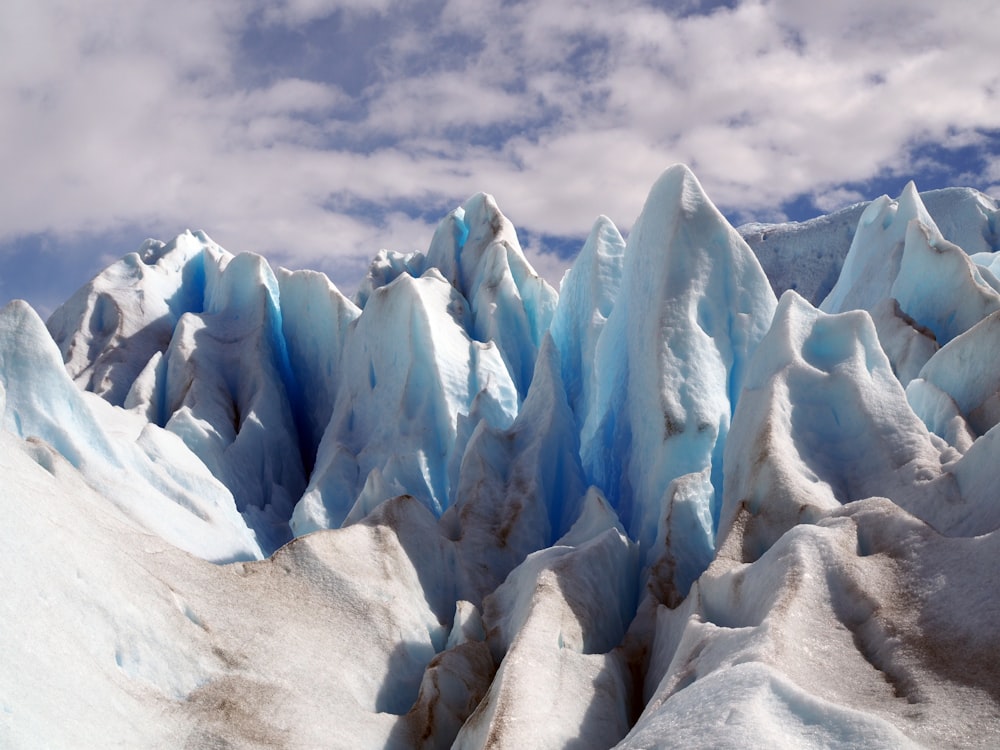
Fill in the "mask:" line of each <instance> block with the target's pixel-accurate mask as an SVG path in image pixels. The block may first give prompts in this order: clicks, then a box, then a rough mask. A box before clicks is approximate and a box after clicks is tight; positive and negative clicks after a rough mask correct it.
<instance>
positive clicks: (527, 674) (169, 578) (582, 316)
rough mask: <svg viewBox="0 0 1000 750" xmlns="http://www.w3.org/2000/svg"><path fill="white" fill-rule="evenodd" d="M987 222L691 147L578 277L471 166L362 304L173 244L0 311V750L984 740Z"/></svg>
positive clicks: (993, 656) (994, 321) (966, 200)
mask: <svg viewBox="0 0 1000 750" xmlns="http://www.w3.org/2000/svg"><path fill="white" fill-rule="evenodd" d="M998 231H1000V210H998V207H997V205H996V204H995V202H994V201H992V200H991V199H989V198H987V197H986V196H983V195H982V194H979V193H977V192H975V191H972V190H967V189H953V190H946V191H936V192H933V193H928V194H924V195H922V194H920V193H918V192H917V190H916V188H915V187H914V186H913V185H912V184H911V185H908V186H907V187H906V189H905V190H904V191H903V193H902V194H901V195H900V196H899V197H898V198H895V199H893V198H890V197H887V196H883V197H881V198H878V199H876V200H874V201H872V202H871V203H869V204H865V205H858V206H854V207H851V208H849V209H845V210H844V211H842V212H839V213H837V214H832V215H831V216H828V217H823V218H822V219H818V220H814V221H812V222H806V223H804V224H799V225H789V224H785V225H767V226H765V225H751V226H747V227H742V228H741V229H740V230H739V231H737V230H735V229H734V228H733V227H731V226H730V225H729V224H728V223H727V221H726V220H725V218H724V217H723V216H722V214H721V213H720V212H719V211H718V210H717V209H716V208H715V206H714V205H713V204H712V202H711V200H710V199H709V198H708V196H707V195H706V194H705V192H704V190H703V189H702V187H701V185H700V184H699V183H698V180H697V178H696V177H695V176H694V175H693V174H692V173H691V171H690V170H688V169H687V168H686V167H683V166H675V167H671V168H670V169H668V170H667V171H666V172H664V174H663V175H662V176H661V178H660V179H659V180H658V181H657V182H656V184H655V185H654V186H653V187H652V189H651V191H650V193H649V197H648V199H647V201H646V204H645V206H644V207H643V208H642V211H641V213H640V215H639V218H638V219H637V221H636V223H635V225H634V228H633V230H632V231H631V232H630V233H629V236H628V237H627V239H626V238H623V236H622V235H621V233H620V232H619V231H618V229H617V228H616V227H615V226H614V224H613V223H612V222H611V221H610V220H609V219H607V218H606V217H600V218H598V219H597V220H596V221H595V223H594V226H593V229H592V231H591V234H590V236H589V237H588V239H587V241H586V243H585V244H584V246H583V248H582V250H581V252H580V254H579V256H578V257H577V259H576V261H575V263H574V265H573V267H572V268H571V269H570V271H569V272H568V273H567V274H566V276H565V278H564V279H563V282H562V285H561V289H560V290H559V292H558V293H557V292H556V290H554V289H553V288H552V287H550V286H549V285H548V284H547V283H546V282H545V281H543V280H542V279H541V278H540V277H539V276H538V275H537V274H535V272H534V271H533V270H532V268H531V266H530V264H529V263H528V261H527V260H526V258H525V256H524V253H523V252H522V250H521V248H520V245H519V243H518V239H517V233H516V231H515V229H514V227H513V226H512V225H511V223H510V222H509V221H508V220H507V219H506V218H505V217H504V216H503V214H502V213H501V212H500V210H499V208H498V207H497V205H496V203H495V201H494V200H493V198H492V197H490V196H488V195H485V194H480V195H477V196H473V197H472V198H470V199H469V200H468V201H467V202H466V203H465V204H464V205H462V206H460V207H458V208H456V209H455V210H454V211H452V212H451V213H449V214H448V215H447V216H446V217H445V218H444V219H443V220H442V222H441V224H440V226H439V228H438V230H437V232H436V234H435V236H434V238H433V240H432V242H431V245H430V247H429V248H428V250H427V252H426V253H412V254H408V255H402V254H399V253H394V252H388V251H380V252H379V253H378V254H377V255H376V256H375V259H374V260H373V262H372V265H371V268H370V270H369V273H368V275H367V277H366V278H365V279H364V280H363V282H362V283H361V286H360V288H359V290H358V292H357V293H356V294H355V295H354V297H353V299H350V298H348V297H346V296H344V295H343V294H341V292H340V291H339V290H338V289H337V288H336V287H334V286H333V285H332V284H331V283H330V282H329V280H328V279H327V278H326V277H325V276H323V275H322V274H319V273H314V272H309V271H297V272H290V271H286V270H284V269H278V270H277V271H274V270H272V269H271V268H270V267H269V266H268V264H267V263H266V262H265V261H264V259H262V258H260V257H259V256H255V255H251V254H243V255H235V256H234V255H232V254H230V253H229V252H227V251H225V250H223V249H222V248H220V247H219V246H218V245H216V244H215V243H214V242H212V241H211V240H210V239H209V238H208V237H207V236H205V235H204V234H202V233H190V232H188V233H185V234H183V235H180V236H179V237H177V238H176V239H175V240H173V241H171V242H170V243H167V244H164V243H161V242H156V241H153V240H150V241H147V242H146V243H145V244H144V245H143V246H142V247H141V248H140V249H139V250H138V251H137V252H135V253H130V254H129V255H126V256H125V257H124V258H123V259H122V260H120V261H118V262H117V263H115V264H113V265H111V266H110V267H108V268H107V269H106V270H105V271H103V272H102V273H101V274H100V275H98V276H97V277H96V278H95V279H93V280H92V281H91V282H90V283H89V284H87V285H86V286H85V287H83V288H82V289H80V291H78V292H77V293H76V294H75V295H74V296H73V297H72V298H71V299H70V300H68V301H67V302H66V303H65V304H64V305H63V306H62V307H61V308H59V309H58V310H57V311H56V312H55V313H54V314H53V315H52V317H51V318H50V319H49V321H48V323H47V324H44V323H43V322H42V321H41V320H40V319H39V318H38V316H37V315H36V314H35V313H34V311H33V310H31V308H30V307H28V306H27V305H26V304H25V303H23V302H13V303H11V304H10V305H8V306H7V307H6V308H5V309H3V310H2V311H0V423H2V427H3V429H2V430H0V464H2V466H0V472H2V479H0V512H2V514H3V523H2V524H0V555H2V560H3V570H4V576H5V578H4V580H5V595H4V596H3V597H2V598H0V623H2V627H0V653H2V654H3V657H4V658H3V662H4V667H3V668H2V669H0V746H2V747H12V748H35V747H67V748H68V747H72V748H90V747H94V748H108V747H123V748H124V747H129V748H132V747H150V748H153V747H157V748H159V747H178V748H272V747H275V748H281V747H288V748H326V747H329V748H382V747H386V748H448V747H457V748H485V747H489V748H519V749H520V748H576V749H578V750H582V749H584V748H609V747H621V748H661V747H662V748H667V747H678V748H695V747H705V748H716V747H761V748H765V747H766V748H808V747H816V748H821V747H822V748H826V747H842V748H854V747H885V748H898V747H943V746H947V747H984V748H986V747H995V746H996V745H997V744H998V743H1000V651H998V650H997V649H996V634H997V623H998V622H1000V584H998V583H997V577H996V576H995V575H994V573H995V571H996V570H997V565H998V561H1000V532H998V531H997V529H998V528H1000V492H998V490H997V482H996V479H995V477H996V466H997V465H998V461H1000V427H998V423H1000V374H998V373H1000V359H998V358H1000V346H998V345H1000V317H998V316H1000V281H998V277H997V273H998V271H1000V255H998V254H997V253H998V251H1000V237H998ZM748 243H749V244H748ZM776 295H777V296H776Z"/></svg>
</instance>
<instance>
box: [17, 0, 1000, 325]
mask: <svg viewBox="0 0 1000 750" xmlns="http://www.w3.org/2000/svg"><path fill="white" fill-rule="evenodd" d="M997 28H1000V4H997V3H996V2H995V1H994V0H957V1H956V2H953V3H947V4H945V3H940V2H937V1H936V0H935V2H930V1H929V0H879V2H871V0H863V1H862V0H842V1H841V2H837V3H807V2H804V1H803V0H770V1H767V2H765V1H763V0H750V1H747V2H724V3H720V2H697V1H695V0H686V1H685V0H681V1H679V2H640V0H604V1H603V2H586V1H584V2H579V1H575V2H568V1H565V0H552V1H550V2H545V3H536V2H516V1H512V0H440V1H438V2H423V3H419V4H414V3H404V2H397V1H396V0H364V1H362V0H283V1H282V2H263V1H262V0H214V1H213V2H211V3H205V2H200V1H199V2H191V1H189V0H179V1H177V2H172V3H162V2H160V1H159V0H155V1H154V0H89V1H88V2H87V3H79V2H76V0H6V2H4V3H3V4H2V7H0V60H2V64H0V164H3V179H2V181H0V190H2V200H0V301H5V300H7V299H9V298H13V297H24V298H26V299H28V300H29V301H30V302H32V303H33V304H34V305H35V306H36V307H38V308H39V310H40V311H41V312H42V313H43V314H47V313H49V312H51V310H52V309H53V308H54V307H55V306H56V305H58V303H59V302H61V301H62V300H64V299H65V298H66V297H68V296H69V294H70V293H72V291H73V290H74V289H76V288H77V287H78V286H80V285H81V284H82V283H84V282H85V281H86V280H87V278H88V277H89V276H90V275H92V274H93V273H95V272H97V271H98V270H100V268H102V267H103V266H104V265H106V264H108V263H109V262H111V261H113V260H114V259H116V258H118V257H120V256H121V255H123V254H124V253H126V252H129V251H131V250H134V249H135V248H136V247H138V245H139V244H140V243H141V242H142V240H143V239H145V238H146V237H157V238H159V239H164V240H167V239H170V238H171V237H173V236H174V235H176V234H178V233H179V232H181V231H183V230H184V229H186V228H191V229H203V230H205V231H206V232H208V233H209V234H210V235H211V236H212V237H213V239H215V240H216V241H217V242H219V243H220V244H221V245H223V246H224V247H226V248H227V249H229V250H231V251H233V252H241V251H253V252H259V253H262V254H264V255H266V256H267V257H268V258H269V259H270V260H271V261H272V262H273V263H275V264H281V265H286V266H288V267H291V268H317V269H320V270H323V271H325V272H326V273H327V274H328V275H330V277H331V278H332V279H333V280H334V281H335V282H336V283H337V284H338V285H340V286H341V287H342V288H344V289H345V290H351V289H353V287H354V285H355V284H356V283H357V281H358V280H359V278H360V277H361V275H362V274H363V272H364V269H365V268H366V266H367V263H368V260H369V259H370V258H371V256H372V255H374V253H375V252H376V251H377V250H378V249H379V248H382V247H385V248H389V249H392V250H400V251H409V250H423V249H426V246H427V243H428V242H429V240H430V237H431V234H432V233H433V227H434V224H435V223H436V221H437V220H438V219H439V218H440V217H441V216H443V214H444V213H445V212H447V210H448V209H450V208H451V207H453V206H455V205H458V204H459V203H461V202H462V201H463V200H464V199H465V198H466V197H468V196H469V195H471V194H473V193H475V192H477V191H480V190H483V191H486V192H490V193H492V194H494V195H495V196H496V198H497V201H498V203H499V205H500V207H501V209H502V210H503V211H504V213H506V214H507V215H508V217H510V219H511V220H512V221H513V222H514V224H515V226H517V227H518V229H519V231H520V232H521V235H522V240H523V242H524V244H525V246H526V249H527V251H528V253H529V257H530V258H531V259H532V261H533V262H534V263H535V264H536V267H538V268H539V270H540V271H541V272H543V273H544V274H545V275H546V276H547V277H549V278H550V279H552V280H557V279H558V278H559V276H560V275H561V271H562V269H563V268H564V267H565V266H566V264H567V259H566V256H567V255H571V254H572V252H573V249H574V248H576V247H578V246H579V243H580V242H582V238H583V237H584V236H585V235H586V233H587V232H588V231H589V228H590V226H591V224H592V222H593V220H594V219H595V218H596V216H597V215H598V214H602V213H603V214H606V215H608V216H610V217H611V218H612V219H613V220H614V221H615V223H616V224H618V226H619V227H620V228H621V229H622V230H623V231H626V232H627V230H628V228H629V226H630V225H631V223H632V221H633V220H634V219H635V217H636V215H637V214H638V212H639V210H640V208H641V207H642V203H643V200H644V198H645V195H646V192H647V191H648V189H649V187H650V186H651V185H652V183H653V182H654V180H655V179H656V177H657V175H658V174H659V173H660V172H661V171H662V170H663V169H665V168H666V167H667V166H669V165H670V164H672V163H675V162H679V161H681V162H686V163H688V164H689V165H691V166H692V168H693V169H694V171H695V172H696V174H698V176H699V178H700V179H701V181H702V183H703V184H704V186H705V188H706V189H707V190H708V192H709V195H710V196H711V197H712V198H713V199H714V200H715V201H716V203H718V204H719V206H720V207H721V208H722V209H723V210H724V211H725V212H726V214H727V215H728V216H729V217H730V218H731V220H732V221H734V222H737V223H738V222H742V221H747V220H780V219H783V218H792V219H803V218H808V217H809V216H813V215H817V214H819V213H822V212H825V211H829V210H833V209H835V208H838V207H840V206H842V205H847V204H849V203H851V202H855V201H857V200H861V199H865V198H871V197H874V196H876V195H879V194H881V193H883V192H888V193H890V194H893V195H895V194H898V192H899V190H900V189H901V188H902V186H903V185H904V184H905V182H906V181H907V180H909V179H911V178H912V179H914V180H916V182H917V186H918V187H919V188H921V189H930V188H936V187H943V186H947V185H954V184H961V185H969V186H972V187H976V188H979V189H981V190H983V191H985V192H989V193H991V194H993V195H995V196H1000V66H998V65H997V63H998V53H997V51H996V41H995V32H996V29H997Z"/></svg>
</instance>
